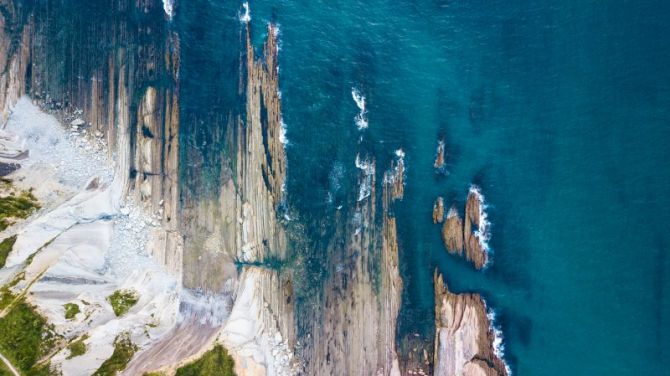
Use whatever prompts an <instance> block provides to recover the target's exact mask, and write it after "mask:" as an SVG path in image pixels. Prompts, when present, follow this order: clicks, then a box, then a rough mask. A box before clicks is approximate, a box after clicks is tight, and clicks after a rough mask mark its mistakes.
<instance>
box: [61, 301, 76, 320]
mask: <svg viewBox="0 0 670 376" xmlns="http://www.w3.org/2000/svg"><path fill="white" fill-rule="evenodd" d="M63 307H65V318H66V319H68V320H72V319H74V318H75V316H77V313H79V312H80V311H79V306H78V305H77V304H75V303H65V304H63Z"/></svg>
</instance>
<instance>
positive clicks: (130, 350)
mask: <svg viewBox="0 0 670 376" xmlns="http://www.w3.org/2000/svg"><path fill="white" fill-rule="evenodd" d="M135 352H137V346H135V345H134V344H133V343H132V342H131V341H130V334H129V333H128V332H124V333H121V334H119V335H118V336H117V337H116V339H115V340H114V353H112V356H111V357H109V359H107V360H105V362H104V363H102V365H101V366H100V368H98V370H97V371H95V373H94V374H93V376H114V375H116V374H117V372H121V371H123V370H124V369H126V366H128V363H129V362H130V359H132V358H133V355H135Z"/></svg>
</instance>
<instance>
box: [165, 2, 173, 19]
mask: <svg viewBox="0 0 670 376" xmlns="http://www.w3.org/2000/svg"><path fill="white" fill-rule="evenodd" d="M163 10H164V11H165V14H167V15H168V17H169V18H170V19H172V17H174V0H163Z"/></svg>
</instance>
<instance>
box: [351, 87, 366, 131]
mask: <svg viewBox="0 0 670 376" xmlns="http://www.w3.org/2000/svg"><path fill="white" fill-rule="evenodd" d="M351 97H352V98H353V99H354V102H356V106H357V107H358V109H359V110H360V112H359V113H358V115H356V117H355V118H354V121H355V123H356V127H357V128H358V130H363V129H366V128H367V127H368V119H367V116H366V115H367V112H368V111H367V110H366V108H365V96H363V94H361V92H360V91H359V90H358V89H356V88H355V87H354V88H351Z"/></svg>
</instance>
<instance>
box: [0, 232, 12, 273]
mask: <svg viewBox="0 0 670 376" xmlns="http://www.w3.org/2000/svg"><path fill="white" fill-rule="evenodd" d="M14 243H16V235H14V236H10V237H8V238H7V239H5V240H3V241H2V242H0V268H4V267H5V263H6V262H7V256H9V253H10V252H12V249H13V248H14Z"/></svg>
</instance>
